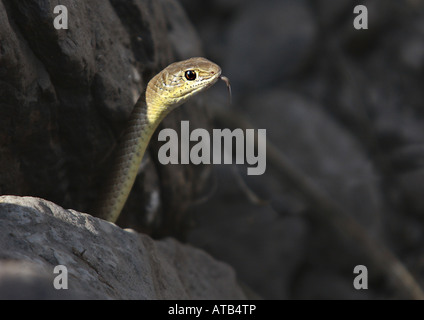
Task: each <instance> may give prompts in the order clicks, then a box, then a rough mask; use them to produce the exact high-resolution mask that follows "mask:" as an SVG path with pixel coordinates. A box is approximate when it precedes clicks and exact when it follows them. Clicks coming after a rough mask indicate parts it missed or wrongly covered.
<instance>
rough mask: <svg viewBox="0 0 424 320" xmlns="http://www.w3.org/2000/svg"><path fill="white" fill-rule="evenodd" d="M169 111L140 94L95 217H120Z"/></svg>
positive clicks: (113, 218) (112, 219)
mask: <svg viewBox="0 0 424 320" xmlns="http://www.w3.org/2000/svg"><path fill="white" fill-rule="evenodd" d="M170 111H171V110H169V109H166V108H164V107H163V106H161V105H159V104H158V103H154V101H149V103H147V102H146V94H145V93H143V94H142V95H141V96H140V98H139V99H138V101H137V103H136V104H135V106H134V109H133V111H132V113H131V116H130V119H129V120H128V124H127V126H126V128H125V129H124V133H123V135H122V136H121V138H120V140H119V143H118V146H117V148H116V151H115V154H114V158H115V159H116V160H115V163H114V164H113V166H112V170H111V172H110V177H109V181H108V182H107V183H106V185H105V189H104V190H102V192H101V195H100V197H99V202H98V205H97V208H96V216H98V217H99V218H102V219H105V220H108V221H112V222H115V221H116V220H117V219H118V217H119V214H120V212H121V210H122V209H123V207H124V205H125V202H126V200H127V198H128V196H129V194H130V191H131V189H132V187H133V185H134V182H135V178H136V176H137V173H138V169H139V167H140V163H141V161H142V159H143V156H144V154H145V152H146V149H147V146H148V144H149V142H150V139H151V137H152V135H153V133H154V132H155V130H156V128H157V127H158V125H159V123H160V122H161V121H162V120H163V118H165V116H166V115H167V114H168V113H169V112H170ZM117 190H118V192H117Z"/></svg>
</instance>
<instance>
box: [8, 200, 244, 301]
mask: <svg viewBox="0 0 424 320" xmlns="http://www.w3.org/2000/svg"><path fill="white" fill-rule="evenodd" d="M56 265H64V266H66V267H67V269H68V286H69V288H68V290H56V289H54V288H53V279H54V277H55V276H57V274H53V269H54V267H55V266H56ZM244 297H245V296H244V294H243V292H242V290H241V289H240V288H239V287H238V285H237V283H236V280H235V274H234V271H233V270H232V268H230V267H229V266H228V265H226V264H224V263H221V262H218V261H215V260H214V259H213V258H212V257H211V256H209V255H208V254H206V253H205V252H203V251H201V250H199V249H195V248H193V247H191V246H188V245H183V244H181V243H179V242H177V241H176V240H173V239H171V238H168V239H165V240H161V241H154V240H152V239H151V238H150V237H148V236H146V235H142V234H139V233H136V232H134V231H132V230H130V229H126V230H123V229H121V228H119V227H117V226H116V225H114V224H112V223H108V222H105V221H103V220H100V219H97V218H94V217H92V216H90V215H87V214H83V213H79V212H76V211H74V210H65V209H63V208H61V207H59V206H57V205H55V204H53V203H51V202H49V201H46V200H43V199H39V198H31V197H14V196H2V197H0V298H1V299H11V298H18V299H19V298H28V299H42V298H54V299H87V298H89V299H243V298H244Z"/></svg>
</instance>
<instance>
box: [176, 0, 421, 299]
mask: <svg viewBox="0 0 424 320" xmlns="http://www.w3.org/2000/svg"><path fill="white" fill-rule="evenodd" d="M182 3H183V5H184V7H185V9H186V10H187V12H188V16H189V18H190V20H191V21H192V22H193V24H194V26H195V28H196V30H197V31H198V32H199V34H200V38H201V39H202V43H203V46H204V48H205V52H206V56H208V57H210V58H211V59H212V60H215V61H217V63H219V64H220V65H222V67H223V73H224V74H225V75H227V76H228V77H229V78H230V79H231V81H232V85H233V93H234V104H233V106H232V108H234V110H236V111H237V112H238V113H240V114H243V115H245V116H246V117H247V118H248V119H249V120H250V122H251V123H252V124H253V125H254V126H255V127H257V128H266V129H267V137H268V139H269V141H270V142H272V143H274V144H275V145H276V146H277V147H278V148H279V149H280V150H281V151H282V152H283V153H284V154H285V155H286V156H288V157H289V158H290V159H291V160H292V162H293V163H294V164H296V165H297V166H298V167H299V168H300V169H301V170H302V171H303V173H304V174H306V175H308V176H309V177H311V178H312V179H313V180H314V181H315V182H316V183H317V184H318V185H319V186H320V187H322V188H323V190H325V192H326V193H327V194H328V195H329V196H330V197H331V198H332V199H333V200H335V201H337V202H338V203H339V204H341V205H342V206H343V208H344V209H345V211H347V212H349V213H350V214H351V215H352V216H354V217H355V218H356V219H357V221H359V222H360V223H361V225H362V226H363V227H364V230H366V231H367V232H369V233H370V234H372V235H373V236H374V237H375V238H378V239H380V240H382V241H383V242H384V243H385V244H386V245H387V246H389V247H390V248H391V250H392V251H393V252H394V253H395V254H396V255H397V256H398V257H399V258H400V259H401V261H403V262H404V263H405V264H406V266H407V268H409V270H410V271H411V272H412V273H413V274H414V276H416V277H417V279H418V281H419V282H420V283H421V284H423V280H424V269H423V268H424V258H423V253H424V246H423V243H424V239H423V237H424V224H423V223H424V167H423V166H424V119H423V115H424V112H423V110H424V108H423V106H424V105H423V103H424V102H423V101H424V99H423V98H424V93H423V89H424V88H423V87H424V82H423V76H424V4H423V1H379V0H374V1H371V0H370V1H351V0H343V1H331V0H319V1H290V0H276V1H273V0H265V1H263V0H261V1H258V0H250V1H237V0H234V1H230V0H225V1H224V0H223V1H220V0H209V1H201V2H200V1H195V0H183V1H182ZM357 4H364V5H366V6H367V8H368V13H369V21H368V27H369V29H368V30H356V29H354V27H353V20H354V18H355V17H356V15H354V14H353V8H354V7H355V6H356V5H357ZM221 91H225V90H221ZM224 94H225V92H224ZM215 169H216V171H217V172H218V176H219V188H218V192H217V193H216V194H215V195H214V196H213V198H212V199H211V200H210V201H209V202H207V203H206V204H205V205H203V206H201V207H198V208H195V209H193V212H194V214H193V216H194V219H195V221H196V223H197V224H196V227H195V228H194V229H193V230H192V232H191V233H190V237H189V239H190V241H191V242H192V243H194V244H196V245H198V246H201V247H203V248H205V249H206V250H208V251H209V252H211V253H212V254H213V255H214V256H216V257H218V258H220V259H223V260H225V261H227V262H229V263H230V264H231V265H233V266H234V267H235V268H236V270H237V271H238V274H239V276H240V278H241V279H242V280H243V281H244V282H245V283H247V284H248V285H249V286H250V287H251V288H253V289H254V290H256V292H257V293H259V294H260V295H262V296H263V297H264V298H272V299H288V298H342V299H344V298H347V299H352V298H360V299H368V298H396V297H400V296H399V292H396V290H393V288H391V287H390V281H391V280H388V279H390V276H389V277H387V276H382V271H381V268H384V266H380V270H379V269H378V268H375V267H373V266H372V264H371V262H370V259H369V256H368V257H367V255H365V254H364V250H363V248H361V244H359V243H358V242H356V241H355V240H354V239H353V240H352V239H349V236H344V235H343V234H344V233H345V232H344V230H339V231H341V232H334V228H331V227H329V225H328V221H326V220H323V219H321V218H320V215H318V212H316V211H317V208H315V207H313V206H311V205H309V204H308V203H307V201H304V200H302V199H300V200H299V198H298V197H297V196H296V195H295V194H294V193H293V190H292V188H291V187H290V185H288V184H287V183H286V181H284V180H283V179H281V178H280V177H279V176H277V175H276V174H275V171H274V170H273V166H272V165H270V163H269V161H268V167H267V172H266V174H265V175H264V176H261V177H245V178H246V181H247V183H248V185H249V186H250V188H251V191H254V192H255V193H256V194H257V195H259V196H260V197H262V198H264V199H267V200H268V201H269V204H268V205H262V206H261V205H258V204H253V203H252V202H249V199H248V196H247V194H246V192H243V191H242V190H243V187H240V184H239V183H237V182H236V181H237V179H236V178H234V174H233V173H232V172H231V169H230V168H229V167H228V166H225V167H224V166H223V167H220V168H217V166H215ZM240 174H241V175H243V176H245V169H242V170H240ZM359 264H362V265H365V266H367V267H368V271H369V273H370V283H369V290H362V291H357V290H355V289H354V288H353V279H354V277H355V276H356V275H354V274H353V268H354V266H356V265H359Z"/></svg>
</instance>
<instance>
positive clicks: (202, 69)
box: [146, 57, 221, 113]
mask: <svg viewBox="0 0 424 320" xmlns="http://www.w3.org/2000/svg"><path fill="white" fill-rule="evenodd" d="M220 76H221V68H220V67H219V66H218V65H217V64H215V63H213V62H211V61H209V60H207V59H205V58H199V57H198V58H191V59H188V60H184V61H179V62H175V63H172V64H170V65H169V66H168V67H166V68H165V69H163V70H162V71H161V72H159V73H158V74H157V75H156V76H155V77H153V78H152V80H150V82H149V84H148V85H147V89H146V102H147V104H148V105H149V107H150V106H152V107H153V108H159V107H160V109H162V110H163V111H164V112H166V113H167V112H169V111H171V110H172V109H174V108H175V107H177V106H179V105H181V104H182V103H184V102H185V101H187V100H188V99H189V98H191V97H192V96H194V95H195V94H197V93H200V92H202V91H204V90H206V89H207V88H209V87H210V86H212V85H213V84H214V83H215V82H217V81H218V79H219V78H220Z"/></svg>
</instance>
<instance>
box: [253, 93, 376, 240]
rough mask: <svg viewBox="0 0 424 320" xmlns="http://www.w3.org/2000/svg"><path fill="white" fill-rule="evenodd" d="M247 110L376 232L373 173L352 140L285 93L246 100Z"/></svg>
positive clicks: (314, 108) (317, 107) (307, 171)
mask: <svg viewBox="0 0 424 320" xmlns="http://www.w3.org/2000/svg"><path fill="white" fill-rule="evenodd" d="M258 106H260V108H259V107H258ZM247 108H248V111H249V115H250V117H251V118H252V119H255V124H256V125H257V126H258V128H267V138H268V139H269V140H270V141H271V142H273V143H274V144H275V145H276V146H277V147H278V148H279V149H280V150H284V153H285V154H286V155H287V156H288V157H289V158H290V159H291V161H292V163H295V164H296V165H297V166H298V167H299V168H300V169H301V170H302V171H303V172H304V173H305V174H306V175H308V176H309V177H310V178H312V179H313V180H315V182H316V183H317V184H318V185H320V186H322V187H323V188H325V190H326V192H327V193H328V194H329V196H330V197H331V198H333V199H337V200H338V201H339V203H341V204H343V206H344V207H345V208H346V210H347V211H349V212H351V213H352V215H354V216H355V217H357V218H358V220H359V221H360V222H362V223H363V225H364V226H366V227H367V228H368V229H369V230H370V231H374V232H378V230H380V228H381V220H380V219H381V216H380V214H379V212H380V211H381V208H382V198H381V194H380V192H379V189H378V185H377V173H376V172H375V170H374V168H373V165H372V163H371V162H370V161H369V160H368V158H367V157H366V155H365V154H364V153H363V151H362V149H361V147H360V144H359V141H357V140H356V139H355V137H354V136H352V135H351V134H350V133H349V132H348V131H347V130H345V129H344V128H343V127H341V126H340V125H339V124H338V123H337V122H336V121H334V120H333V119H332V118H331V117H329V116H328V115H327V114H326V113H325V112H324V110H323V108H322V107H320V105H318V104H316V103H314V102H312V101H309V100H308V99H305V98H303V97H302V96H300V95H297V94H294V93H291V92H288V91H281V90H272V91H269V92H267V93H265V94H263V95H261V96H259V97H252V98H251V99H250V100H249V104H248V106H247ZM269 115H272V117H270V116H269Z"/></svg>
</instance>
